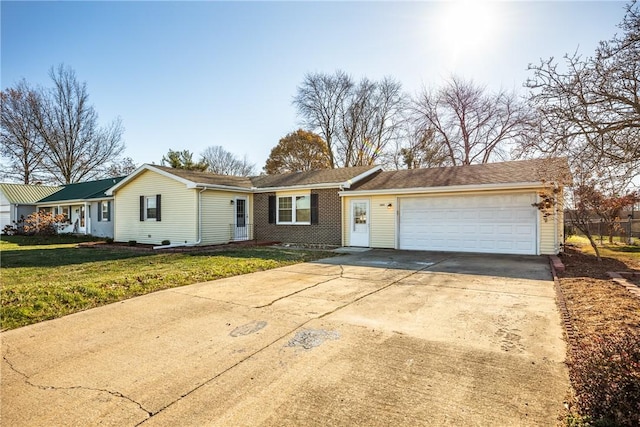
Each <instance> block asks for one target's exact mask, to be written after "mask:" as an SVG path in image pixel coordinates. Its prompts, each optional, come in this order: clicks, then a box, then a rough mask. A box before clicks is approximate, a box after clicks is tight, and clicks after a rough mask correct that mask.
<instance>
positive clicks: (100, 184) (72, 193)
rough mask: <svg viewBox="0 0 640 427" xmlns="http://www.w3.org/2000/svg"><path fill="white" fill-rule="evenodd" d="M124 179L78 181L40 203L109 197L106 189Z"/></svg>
mask: <svg viewBox="0 0 640 427" xmlns="http://www.w3.org/2000/svg"><path fill="white" fill-rule="evenodd" d="M123 179H124V177H123V176H121V177H118V178H106V179H99V180H96V181H86V182H78V183H74V184H67V185H65V186H64V187H63V188H62V189H61V190H60V191H58V192H56V193H54V194H52V195H50V196H48V197H45V198H43V199H41V200H40V201H39V202H38V203H50V202H61V201H65V200H90V199H101V198H104V197H108V196H107V194H106V191H107V190H108V189H109V188H111V187H113V186H114V185H115V184H117V183H118V182H120V181H122V180H123Z"/></svg>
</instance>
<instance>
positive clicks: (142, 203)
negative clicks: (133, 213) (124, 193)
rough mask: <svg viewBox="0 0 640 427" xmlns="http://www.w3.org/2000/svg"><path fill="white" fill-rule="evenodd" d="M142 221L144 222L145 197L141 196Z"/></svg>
mask: <svg viewBox="0 0 640 427" xmlns="http://www.w3.org/2000/svg"><path fill="white" fill-rule="evenodd" d="M140 221H144V196H140Z"/></svg>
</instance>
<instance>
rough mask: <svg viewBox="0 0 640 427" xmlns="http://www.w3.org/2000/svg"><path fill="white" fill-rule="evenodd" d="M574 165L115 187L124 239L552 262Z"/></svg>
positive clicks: (132, 178) (191, 179)
mask: <svg viewBox="0 0 640 427" xmlns="http://www.w3.org/2000/svg"><path fill="white" fill-rule="evenodd" d="M570 182H571V176H570V173H569V167H568V164H567V161H566V159H547V160H525V161H517V162H502V163H491V164H483V165H470V166H455V167H445V168H431V169H412V170H400V171H391V172H384V171H382V169H381V168H380V167H379V166H363V167H353V168H342V169H326V170H316V171H306V172H297V173H289V174H282V175H261V176H257V177H250V178H244V177H232V176H222V175H214V174H210V173H207V172H193V171H187V170H181V169H172V168H168V167H164V166H156V165H142V166H141V167H140V168H138V169H137V170H136V171H135V172H133V173H132V174H131V175H129V176H128V177H126V178H125V179H124V180H122V181H120V182H119V183H118V184H117V185H115V186H114V187H113V188H111V189H110V190H109V191H108V192H107V194H109V195H112V194H113V195H114V197H115V200H116V201H117V204H118V209H117V210H116V211H115V216H114V220H115V239H116V240H117V241H130V240H135V241H137V242H140V243H148V244H155V245H158V244H160V243H161V242H163V241H170V242H171V244H172V245H185V244H187V245H200V244H203V245H204V244H207V245H211V244H221V243H228V242H230V241H236V240H247V239H256V240H262V241H278V242H286V243H305V244H324V245H336V246H337V245H342V246H361V247H372V248H392V249H409V250H433V251H461V252H485V253H505V254H527V255H543V254H554V253H558V252H559V251H560V248H561V244H562V242H563V240H564V239H563V212H562V205H561V204H559V205H553V206H550V207H549V208H547V209H546V210H545V212H541V211H540V210H539V209H538V208H537V207H536V206H534V204H535V203H539V202H540V201H541V197H540V195H541V194H544V193H546V194H551V193H552V192H555V193H554V194H556V195H557V198H558V199H559V200H562V193H563V187H564V185H567V184H570Z"/></svg>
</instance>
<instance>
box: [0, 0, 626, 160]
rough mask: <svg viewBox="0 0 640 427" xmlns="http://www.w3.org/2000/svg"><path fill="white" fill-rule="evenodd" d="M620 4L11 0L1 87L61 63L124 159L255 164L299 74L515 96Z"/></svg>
mask: <svg viewBox="0 0 640 427" xmlns="http://www.w3.org/2000/svg"><path fill="white" fill-rule="evenodd" d="M624 5H625V3H624V2H617V1H605V2H568V1H567V2H480V1H475V2H463V3H452V2H11V1H2V2H1V3H0V8H1V37H2V39H1V61H2V62H1V75H0V77H1V83H2V88H3V89H4V88H6V87H8V86H11V85H13V84H14V83H15V82H17V81H18V80H19V79H21V78H23V77H24V78H25V79H26V80H27V81H29V82H30V83H32V84H34V85H48V84H49V77H48V70H49V68H50V67H51V66H54V65H58V64H60V63H64V64H66V65H69V66H71V67H72V68H74V69H75V71H76V73H77V76H78V78H79V80H82V81H86V82H87V85H88V89H89V94H90V99H91V101H92V103H93V104H94V106H95V107H96V110H97V111H98V113H99V115H100V120H101V121H102V122H103V123H106V122H108V121H110V120H111V119H113V118H115V117H118V116H119V117H120V118H121V119H122V122H123V124H124V127H125V133H124V142H125V144H126V146H127V149H126V151H125V156H129V157H132V158H133V160H134V161H135V162H136V163H138V164H141V163H151V162H156V163H159V162H160V160H161V159H162V156H163V155H164V154H165V153H166V152H167V151H168V150H169V149H188V150H190V151H192V152H193V153H195V154H196V155H198V154H199V153H200V152H202V151H203V150H204V149H205V148H206V147H209V146H212V145H222V146H223V147H224V148H225V149H227V150H228V151H231V152H233V153H234V154H236V155H238V156H240V157H241V156H243V155H247V157H248V159H249V160H250V161H251V162H253V163H256V165H257V168H258V169H261V168H262V167H263V166H264V162H265V161H266V159H267V156H268V155H269V152H270V150H271V148H273V147H274V146H275V145H276V144H277V143H278V140H279V139H280V138H281V137H283V136H284V135H286V134H287V133H289V132H291V131H294V130H295V129H297V128H298V127H299V121H298V119H297V117H296V114H295V110H294V108H293V107H292V105H291V100H292V97H293V96H294V95H295V92H296V86H297V85H298V84H299V83H300V82H301V81H302V80H303V78H304V75H305V73H307V72H326V73H332V72H334V71H335V70H337V69H341V70H344V71H346V72H347V73H349V74H351V75H352V76H353V77H354V78H356V79H359V78H360V77H363V76H367V77H369V78H371V79H380V78H382V77H383V76H386V75H390V76H393V77H395V78H396V79H397V80H399V81H400V82H401V83H402V84H403V88H404V90H405V91H406V92H408V93H411V94H413V93H415V92H416V91H418V90H419V89H420V88H421V87H423V86H428V87H435V86H438V85H439V84H441V83H442V82H443V80H444V79H446V78H447V77H448V76H449V75H450V74H452V73H455V74H456V75H458V76H462V77H465V78H470V79H473V80H474V81H476V82H477V83H479V84H483V85H486V86H487V87H488V88H489V89H497V88H500V87H504V88H508V89H512V88H513V89H516V90H518V91H520V92H522V93H525V91H524V89H523V88H522V83H523V82H524V81H525V79H526V78H527V77H528V76H530V73H529V72H527V71H526V68H527V64H529V63H531V62H534V63H535V62H538V60H539V59H540V58H548V57H550V56H554V57H561V56H562V55H563V54H565V53H567V52H574V51H575V50H576V49H579V51H580V52H582V53H584V54H586V55H590V54H592V53H593V50H594V48H595V47H596V45H597V43H598V41H600V40H605V39H609V38H611V37H612V36H613V34H615V33H616V32H617V31H618V28H617V24H618V23H619V22H620V21H621V20H622V17H623V15H624Z"/></svg>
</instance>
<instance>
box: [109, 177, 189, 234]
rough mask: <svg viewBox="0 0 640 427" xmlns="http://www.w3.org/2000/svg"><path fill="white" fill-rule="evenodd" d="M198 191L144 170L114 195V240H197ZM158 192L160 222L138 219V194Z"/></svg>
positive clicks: (148, 194)
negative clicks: (159, 198) (115, 206)
mask: <svg viewBox="0 0 640 427" xmlns="http://www.w3.org/2000/svg"><path fill="white" fill-rule="evenodd" d="M198 191H199V190H195V189H190V188H186V186H185V185H184V184H183V183H180V182H178V181H176V180H174V179H171V178H167V177H165V176H162V175H160V174H157V173H154V172H151V171H145V172H143V173H142V174H140V175H139V176H137V177H136V178H135V179H133V180H132V181H130V182H128V183H127V185H125V186H123V187H121V188H119V189H118V190H117V192H116V195H115V200H116V204H117V208H116V209H114V211H115V216H114V218H115V240H116V241H119V242H127V241H129V240H135V241H137V242H138V243H148V244H154V245H157V244H160V243H161V242H162V241H163V240H169V241H170V242H171V243H193V242H195V241H196V240H197V233H198V229H197V218H198ZM156 194H160V195H161V199H162V206H161V218H162V220H161V221H140V196H153V197H155V195H156Z"/></svg>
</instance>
